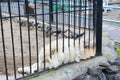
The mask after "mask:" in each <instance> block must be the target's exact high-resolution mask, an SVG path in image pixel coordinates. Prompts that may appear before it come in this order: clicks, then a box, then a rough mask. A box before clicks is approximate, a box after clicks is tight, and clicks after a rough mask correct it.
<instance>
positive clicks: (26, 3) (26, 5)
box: [25, 0, 32, 73]
mask: <svg viewBox="0 0 120 80" xmlns="http://www.w3.org/2000/svg"><path fill="white" fill-rule="evenodd" d="M28 4H29V2H28V0H25V8H26V17H27V24H28V25H27V27H28V46H29V66H30V73H31V72H32V68H31V64H32V63H31V39H30V26H29V11H28V6H29V5H28Z"/></svg>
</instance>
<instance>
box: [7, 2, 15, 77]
mask: <svg viewBox="0 0 120 80" xmlns="http://www.w3.org/2000/svg"><path fill="white" fill-rule="evenodd" d="M10 4H11V3H10V0H9V1H8V12H9V17H10V30H11V38H12V39H11V40H12V51H13V66H14V78H15V79H16V64H15V61H16V60H15V48H14V35H13V25H12V24H13V23H12V18H11V5H10Z"/></svg>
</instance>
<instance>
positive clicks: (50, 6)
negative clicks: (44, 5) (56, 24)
mask: <svg viewBox="0 0 120 80" xmlns="http://www.w3.org/2000/svg"><path fill="white" fill-rule="evenodd" d="M49 12H50V14H49V17H50V20H51V22H52V23H53V19H54V18H53V14H52V13H53V0H49Z"/></svg>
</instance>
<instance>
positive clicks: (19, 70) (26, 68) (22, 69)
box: [17, 67, 30, 74]
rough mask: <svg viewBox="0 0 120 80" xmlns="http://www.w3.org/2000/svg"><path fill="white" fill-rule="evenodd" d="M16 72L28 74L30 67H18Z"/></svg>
mask: <svg viewBox="0 0 120 80" xmlns="http://www.w3.org/2000/svg"><path fill="white" fill-rule="evenodd" d="M17 71H18V73H20V74H29V73H30V69H29V67H25V68H18V70H17Z"/></svg>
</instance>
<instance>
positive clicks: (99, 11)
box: [96, 0, 103, 56]
mask: <svg viewBox="0 0 120 80" xmlns="http://www.w3.org/2000/svg"><path fill="white" fill-rule="evenodd" d="M102 3H103V1H102V0H97V23H96V24H97V27H96V53H97V54H96V55H97V56H98V55H101V53H102Z"/></svg>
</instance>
